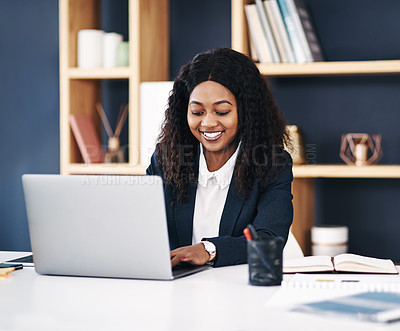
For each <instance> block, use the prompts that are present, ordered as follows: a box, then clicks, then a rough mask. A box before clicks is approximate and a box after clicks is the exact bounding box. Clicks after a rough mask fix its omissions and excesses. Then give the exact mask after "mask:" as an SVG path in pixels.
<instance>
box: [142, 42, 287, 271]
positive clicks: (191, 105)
mask: <svg viewBox="0 0 400 331" xmlns="http://www.w3.org/2000/svg"><path fill="white" fill-rule="evenodd" d="M284 143H288V141H287V132H286V128H285V120H284V117H283V115H282V113H281V112H280V111H279V109H278V107H277V105H276V103H275V100H274V98H273V95H272V93H271V90H270V88H269V86H268V83H267V82H266V81H265V80H264V78H263V77H262V76H261V75H260V72H259V71H258V69H257V67H256V66H255V65H254V63H253V62H252V61H251V60H250V59H249V58H248V57H246V56H245V55H243V54H241V53H238V52H236V51H233V50H231V49H227V48H220V49H214V50H210V51H207V52H204V53H201V54H198V55H196V56H195V57H194V58H193V59H192V60H191V61H190V62H189V63H188V64H186V65H185V66H183V67H182V68H181V70H180V72H179V75H178V77H177V78H176V80H175V82H174V87H173V89H172V92H171V95H170V97H169V101H168V108H167V110H166V113H165V120H164V123H163V127H162V131H161V134H160V136H159V140H158V145H157V147H156V151H155V153H154V154H153V156H152V159H151V164H150V166H149V168H148V169H147V174H149V175H160V176H161V177H162V178H163V180H164V184H165V190H164V193H165V199H166V207H167V218H168V231H169V238H170V246H171V249H172V251H171V262H172V265H176V264H178V263H179V262H180V261H185V262H190V263H193V264H204V263H207V262H209V263H212V264H213V265H214V266H223V265H231V264H238V263H246V262H247V251H246V239H245V237H244V235H243V229H244V228H245V227H246V226H247V225H248V224H249V223H252V224H253V226H254V228H255V229H256V231H257V233H258V235H259V236H261V237H282V238H284V239H285V240H286V239H287V236H288V231H289V227H290V225H291V223H292V218H293V208H292V194H291V183H292V180H293V176H292V162H291V159H290V156H289V155H288V153H286V152H285V151H284V150H283V146H284Z"/></svg>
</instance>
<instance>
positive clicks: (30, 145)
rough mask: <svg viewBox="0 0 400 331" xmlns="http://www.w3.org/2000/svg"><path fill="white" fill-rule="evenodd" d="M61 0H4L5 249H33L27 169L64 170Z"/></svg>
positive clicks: (0, 7) (1, 180)
mask: <svg viewBox="0 0 400 331" xmlns="http://www.w3.org/2000/svg"><path fill="white" fill-rule="evenodd" d="M58 81H59V77H58V2H57V1H54V0H40V1H29V0H25V1H22V0H20V1H10V0H8V1H7V0H1V1H0V114H1V119H0V151H1V152H0V250H27V249H29V247H30V245H29V238H28V230H27V222H26V215H25V206H24V199H23V193H22V185H21V175H22V174H24V173H58V172H59V137H58V132H59V125H58V119H59V116H58V113H59V83H58Z"/></svg>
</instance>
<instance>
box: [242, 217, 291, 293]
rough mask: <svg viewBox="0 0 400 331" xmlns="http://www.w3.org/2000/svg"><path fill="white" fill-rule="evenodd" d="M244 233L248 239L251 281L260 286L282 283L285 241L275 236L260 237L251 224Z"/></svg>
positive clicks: (252, 283)
mask: <svg viewBox="0 0 400 331" xmlns="http://www.w3.org/2000/svg"><path fill="white" fill-rule="evenodd" d="M249 230H250V231H249ZM244 233H245V236H246V238H247V239H248V240H247V259H248V264H249V283H250V284H251V285H260V286H273V285H280V284H281V282H282V251H283V246H284V241H283V240H282V239H281V238H275V237H271V238H262V237H259V236H258V235H257V233H256V231H255V230H254V228H253V227H252V225H251V224H249V225H248V227H247V228H246V229H245V231H244Z"/></svg>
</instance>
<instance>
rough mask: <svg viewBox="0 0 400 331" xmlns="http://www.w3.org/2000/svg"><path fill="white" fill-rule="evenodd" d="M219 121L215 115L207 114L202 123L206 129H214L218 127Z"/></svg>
mask: <svg viewBox="0 0 400 331" xmlns="http://www.w3.org/2000/svg"><path fill="white" fill-rule="evenodd" d="M217 122H218V121H217V120H216V118H215V116H214V115H213V114H206V115H205V116H204V117H203V120H202V121H201V125H202V126H205V127H213V126H216V125H217Z"/></svg>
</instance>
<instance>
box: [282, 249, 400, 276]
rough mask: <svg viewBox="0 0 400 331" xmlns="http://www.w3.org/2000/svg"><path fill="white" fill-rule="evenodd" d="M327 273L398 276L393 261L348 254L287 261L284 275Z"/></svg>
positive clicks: (284, 264)
mask: <svg viewBox="0 0 400 331" xmlns="http://www.w3.org/2000/svg"><path fill="white" fill-rule="evenodd" d="M326 271H332V272H357V273H360V272H361V273H381V274H398V270H397V268H396V266H395V265H394V263H393V261H392V260H389V259H377V258H373V257H367V256H361V255H357V254H348V253H347V254H339V255H336V256H335V257H331V256H305V257H302V258H296V259H286V260H284V263H283V272H284V273H295V272H326Z"/></svg>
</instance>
